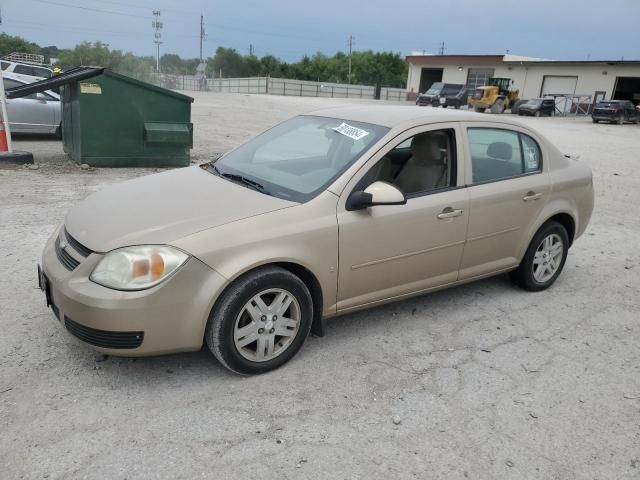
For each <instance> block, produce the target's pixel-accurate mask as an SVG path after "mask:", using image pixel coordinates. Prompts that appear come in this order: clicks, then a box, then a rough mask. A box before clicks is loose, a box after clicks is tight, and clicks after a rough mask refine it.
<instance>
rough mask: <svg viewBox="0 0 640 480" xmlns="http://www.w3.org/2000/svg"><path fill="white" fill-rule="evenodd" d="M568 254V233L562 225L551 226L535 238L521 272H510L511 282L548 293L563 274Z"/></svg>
mask: <svg viewBox="0 0 640 480" xmlns="http://www.w3.org/2000/svg"><path fill="white" fill-rule="evenodd" d="M568 252H569V235H568V234H567V230H566V229H565V228H564V227H563V226H562V225H561V224H559V223H558V222H554V221H550V222H547V223H545V224H544V225H542V227H540V229H539V230H538V231H537V232H536V234H535V235H534V236H533V239H532V240H531V243H530V244H529V247H528V248H527V251H526V253H525V254H524V257H523V259H522V261H521V262H520V265H519V266H518V268H517V269H516V270H514V271H512V272H510V274H509V275H510V277H511V280H512V281H513V282H514V283H515V284H516V285H518V286H520V287H522V288H524V289H525V290H529V291H530V292H538V291H540V290H545V289H547V288H549V287H550V286H551V285H553V283H554V282H555V281H556V279H557V278H558V276H559V275H560V272H562V269H563V268H564V264H565V262H566V260H567V253H568Z"/></svg>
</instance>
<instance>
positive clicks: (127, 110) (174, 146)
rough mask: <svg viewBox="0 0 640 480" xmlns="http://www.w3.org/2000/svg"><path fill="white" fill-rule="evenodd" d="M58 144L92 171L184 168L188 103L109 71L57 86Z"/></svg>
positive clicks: (181, 97)
mask: <svg viewBox="0 0 640 480" xmlns="http://www.w3.org/2000/svg"><path fill="white" fill-rule="evenodd" d="M61 90H62V92H61V93H62V142H63V146H64V151H65V152H66V153H67V154H69V156H70V157H71V158H72V159H73V160H74V161H76V162H78V163H87V164H89V165H92V166H96V167H178V166H186V165H189V150H190V149H191V148H192V147H193V124H192V123H191V103H192V102H193V98H191V97H188V96H186V95H182V94H180V93H177V92H174V91H172V90H167V89H165V88H160V87H157V86H155V85H151V84H149V83H145V82H141V81H139V80H136V79H133V78H130V77H126V76H124V75H120V74H117V73H114V72H111V71H108V70H105V71H104V73H103V74H102V75H99V76H97V77H93V78H90V79H87V80H84V81H80V82H73V83H69V84H67V85H64V86H63V87H62V89H61Z"/></svg>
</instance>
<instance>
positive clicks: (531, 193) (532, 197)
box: [522, 190, 542, 202]
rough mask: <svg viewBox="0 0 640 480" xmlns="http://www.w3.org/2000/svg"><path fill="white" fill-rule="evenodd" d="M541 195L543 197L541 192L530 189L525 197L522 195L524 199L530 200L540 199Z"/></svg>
mask: <svg viewBox="0 0 640 480" xmlns="http://www.w3.org/2000/svg"><path fill="white" fill-rule="evenodd" d="M540 197H542V194H541V193H536V192H534V191H533V190H530V191H528V192H527V194H526V195H525V196H524V197H522V200H524V201H525V202H529V201H531V200H538V199H539V198H540Z"/></svg>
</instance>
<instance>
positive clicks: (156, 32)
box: [151, 10, 162, 72]
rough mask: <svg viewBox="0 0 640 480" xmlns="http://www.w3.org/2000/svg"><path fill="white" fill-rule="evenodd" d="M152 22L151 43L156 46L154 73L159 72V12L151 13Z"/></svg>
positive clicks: (160, 37)
mask: <svg viewBox="0 0 640 480" xmlns="http://www.w3.org/2000/svg"><path fill="white" fill-rule="evenodd" d="M153 17H154V20H153V21H152V22H151V27H152V28H153V30H154V34H153V36H154V38H155V40H154V41H153V43H155V44H156V72H160V45H161V44H162V33H161V32H160V31H161V30H162V22H161V21H160V10H154V11H153Z"/></svg>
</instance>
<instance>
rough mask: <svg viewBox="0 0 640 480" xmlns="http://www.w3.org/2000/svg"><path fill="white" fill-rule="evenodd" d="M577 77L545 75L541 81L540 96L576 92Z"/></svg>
mask: <svg viewBox="0 0 640 480" xmlns="http://www.w3.org/2000/svg"><path fill="white" fill-rule="evenodd" d="M577 84H578V77H556V76H553V75H545V77H544V80H543V81H542V96H543V97H544V96H545V95H563V94H573V93H576V85H577Z"/></svg>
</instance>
